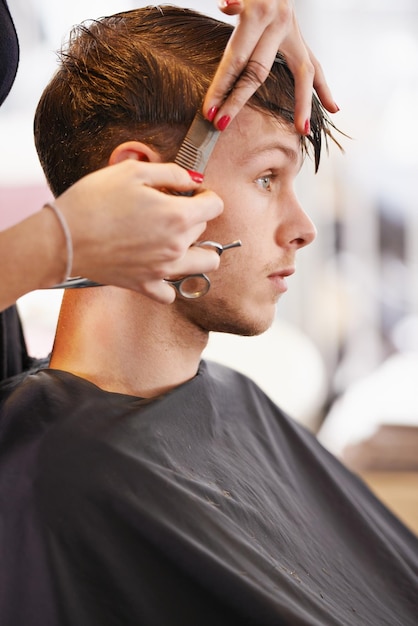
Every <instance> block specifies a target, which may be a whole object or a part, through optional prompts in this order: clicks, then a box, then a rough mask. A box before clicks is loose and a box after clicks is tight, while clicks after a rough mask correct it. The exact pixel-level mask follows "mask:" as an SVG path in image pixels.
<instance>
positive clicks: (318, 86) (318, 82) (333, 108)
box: [305, 44, 340, 113]
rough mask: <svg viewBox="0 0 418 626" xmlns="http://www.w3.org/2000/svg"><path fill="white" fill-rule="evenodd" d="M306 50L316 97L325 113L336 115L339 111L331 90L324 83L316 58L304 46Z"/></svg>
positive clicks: (323, 75) (325, 82)
mask: <svg viewBox="0 0 418 626" xmlns="http://www.w3.org/2000/svg"><path fill="white" fill-rule="evenodd" d="M305 46H306V44H305ZM306 48H307V50H308V52H309V57H310V59H311V63H312V65H313V66H314V69H315V78H314V88H315V91H316V93H317V96H318V98H319V99H320V101H321V102H322V104H323V106H324V107H325V109H326V110H327V111H329V112H330V113H337V112H338V111H339V110H340V109H339V107H338V105H337V104H336V103H335V100H334V98H333V95H332V92H331V89H330V87H329V85H328V83H327V81H326V78H325V74H324V71H323V69H322V66H321V64H320V63H319V61H318V59H317V58H316V56H315V55H314V54H313V52H312V50H310V48H309V47H308V46H306Z"/></svg>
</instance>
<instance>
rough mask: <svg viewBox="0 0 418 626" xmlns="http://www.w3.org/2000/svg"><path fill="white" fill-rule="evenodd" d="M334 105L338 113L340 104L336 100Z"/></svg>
mask: <svg viewBox="0 0 418 626" xmlns="http://www.w3.org/2000/svg"><path fill="white" fill-rule="evenodd" d="M334 106H335V108H336V109H337V110H336V111H335V112H336V113H338V111H339V110H340V107H339V106H338V104H337V103H336V102H334Z"/></svg>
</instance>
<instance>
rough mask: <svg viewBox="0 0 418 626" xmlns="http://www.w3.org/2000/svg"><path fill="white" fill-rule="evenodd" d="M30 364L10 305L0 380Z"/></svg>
mask: <svg viewBox="0 0 418 626" xmlns="http://www.w3.org/2000/svg"><path fill="white" fill-rule="evenodd" d="M32 365H34V366H35V365H36V360H35V359H32V358H30V357H29V356H28V353H27V349H26V343H25V338H24V335H23V331H22V325H21V322H20V318H19V314H18V311H17V308H16V306H11V307H9V308H8V309H6V310H5V311H1V312H0V381H1V380H4V379H5V378H9V377H10V376H15V375H16V374H19V373H21V372H23V371H25V370H27V369H29V368H30V367H31V366H32ZM0 624H1V622H0Z"/></svg>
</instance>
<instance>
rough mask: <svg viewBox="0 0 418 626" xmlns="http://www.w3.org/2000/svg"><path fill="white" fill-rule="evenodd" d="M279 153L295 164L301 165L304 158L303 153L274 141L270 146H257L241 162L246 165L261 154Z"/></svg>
mask: <svg viewBox="0 0 418 626" xmlns="http://www.w3.org/2000/svg"><path fill="white" fill-rule="evenodd" d="M277 151H279V152H282V153H283V154H284V155H285V156H286V157H287V158H288V159H289V161H291V162H292V163H295V164H297V163H299V162H300V160H301V157H302V152H301V151H298V150H295V149H294V148H291V147H290V146H286V145H285V144H282V143H280V142H278V141H273V142H271V143H268V144H264V145H261V146H257V147H255V148H254V149H253V150H249V151H247V152H246V153H245V154H244V155H243V157H242V159H241V162H242V164H243V165H244V164H246V163H248V162H249V161H251V160H252V159H254V158H255V157H257V156H259V155H260V154H263V153H268V152H277Z"/></svg>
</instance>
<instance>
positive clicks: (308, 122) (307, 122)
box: [303, 120, 311, 135]
mask: <svg viewBox="0 0 418 626" xmlns="http://www.w3.org/2000/svg"><path fill="white" fill-rule="evenodd" d="M303 130H304V132H305V135H309V133H310V132H311V123H310V121H309V120H306V122H305V126H304V129H303Z"/></svg>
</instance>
